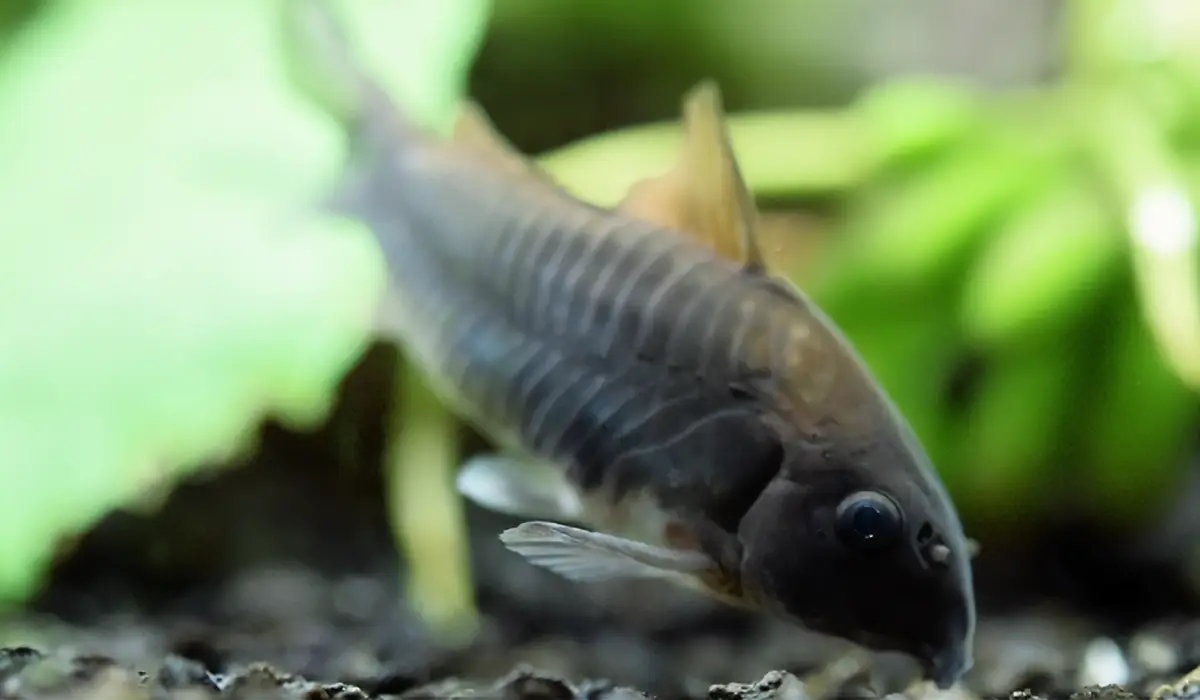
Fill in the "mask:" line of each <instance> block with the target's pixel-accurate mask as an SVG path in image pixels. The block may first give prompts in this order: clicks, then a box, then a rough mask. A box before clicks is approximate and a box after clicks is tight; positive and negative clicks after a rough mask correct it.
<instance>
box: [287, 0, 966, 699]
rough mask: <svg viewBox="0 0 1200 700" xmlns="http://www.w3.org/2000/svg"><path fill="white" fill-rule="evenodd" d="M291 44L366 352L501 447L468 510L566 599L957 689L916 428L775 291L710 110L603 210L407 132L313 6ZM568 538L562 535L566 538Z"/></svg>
mask: <svg viewBox="0 0 1200 700" xmlns="http://www.w3.org/2000/svg"><path fill="white" fill-rule="evenodd" d="M288 7H289V8H290V10H291V12H290V13H289V15H288V18H289V21H290V25H289V32H288V36H289V37H290V38H291V40H292V43H291V44H290V46H291V48H292V49H293V50H294V51H295V52H296V53H295V54H294V58H297V59H300V61H301V62H302V63H300V64H297V63H293V65H294V66H299V67H300V68H302V72H301V73H299V74H298V75H301V76H302V77H304V78H305V81H306V83H307V88H308V90H309V91H310V93H312V94H313V95H315V96H316V97H317V98H319V100H320V101H321V103H322V104H323V106H324V108H325V109H327V110H329V111H330V112H331V113H332V114H333V116H334V117H335V118H336V119H337V120H338V121H339V122H340V123H341V124H342V126H343V127H344V129H345V132H346V134H347V136H348V142H349V155H348V164H347V166H346V171H345V173H344V176H343V180H342V182H341V186H340V187H339V188H338V191H337V193H336V195H335V196H333V197H332V198H331V206H334V207H336V209H337V211H339V212H340V213H342V214H343V215H347V216H350V217H353V218H356V219H358V220H360V221H362V222H365V224H366V225H367V226H368V227H369V228H370V229H371V230H372V231H373V233H374V236H375V237H376V239H377V241H378V244H379V246H380V248H381V250H382V253H383V255H384V258H385V260H386V263H387V268H388V271H389V295H388V302H387V304H386V305H385V310H384V312H383V313H382V314H381V321H380V323H381V325H380V330H381V333H385V334H387V335H388V336H389V337H393V338H395V339H396V340H397V341H398V343H399V344H400V345H401V347H403V348H404V349H405V351H406V353H407V354H408V356H409V357H410V359H411V360H412V361H414V362H416V363H418V364H419V365H420V366H421V367H422V368H423V369H424V370H425V371H426V372H427V373H428V375H429V377H430V379H431V381H432V382H433V384H434V386H435V388H436V389H437V390H438V391H439V393H440V394H441V395H442V396H443V397H444V398H445V400H446V401H447V402H448V403H449V404H450V405H451V406H452V407H454V408H455V409H456V410H457V411H458V412H459V413H460V414H461V415H462V416H463V417H464V418H465V419H467V420H469V421H471V422H472V423H473V424H475V425H476V426H477V427H479V428H480V429H481V430H482V431H484V432H485V433H486V434H488V435H489V436H490V437H491V438H492V439H493V440H494V442H495V444H496V445H498V447H497V449H496V451H495V452H494V453H490V454H485V455H482V456H477V457H474V458H472V459H471V460H470V461H469V462H468V463H467V464H465V465H464V466H463V468H462V470H461V471H460V475H459V488H460V490H461V491H462V492H463V493H464V495H466V496H467V497H469V498H471V499H472V500H474V501H476V502H478V503H480V504H482V505H484V506H486V507H489V508H492V509H495V510H499V511H503V512H507V513H510V514H515V515H518V516H519V517H521V518H524V519H528V522H524V523H522V524H520V525H518V526H516V527H514V528H512V529H509V530H507V531H505V532H504V533H502V534H501V536H500V537H501V540H502V541H503V542H504V544H505V545H506V546H507V547H508V548H509V549H511V550H512V551H514V552H516V553H518V554H520V555H522V556H523V557H525V558H526V559H527V560H528V561H530V562H532V563H534V564H537V565H540V566H542V567H546V568H548V569H551V570H553V571H555V572H558V573H559V574H561V575H563V576H566V577H569V578H571V579H574V580H578V581H602V580H607V581H614V580H620V579H623V578H633V577H639V578H645V577H657V578H663V579H669V580H673V581H676V582H679V583H681V584H684V585H688V586H692V587H694V588H698V589H700V590H702V591H705V592H707V593H708V594H709V595H711V596H713V597H715V598H717V599H720V600H723V601H726V602H728V603H731V604H735V605H739V606H744V607H748V608H751V609H757V610H762V611H765V612H767V613H770V614H775V615H779V616H782V617H784V618H786V619H789V620H791V621H793V622H795V623H798V624H800V625H803V626H805V627H807V628H809V629H811V630H814V631H817V632H820V633H825V634H829V635H833V636H837V637H841V638H844V639H848V640H851V641H853V642H856V643H859V644H861V645H863V646H865V647H868V648H871V649H875V650H895V651H901V652H907V653H908V654H910V655H912V656H914V657H915V658H917V659H918V660H919V661H921V662H922V664H923V667H924V668H925V670H926V673H927V674H928V675H929V677H930V678H931V679H932V680H934V681H935V682H936V683H937V684H938V685H939V686H941V687H949V686H950V685H952V684H953V683H954V682H955V681H956V680H958V679H959V678H960V677H961V675H962V674H963V673H964V672H965V671H966V670H967V669H968V668H969V667H970V666H971V663H972V661H971V659H972V655H971V647H972V643H973V636H974V627H975V602H974V593H973V588H972V580H971V566H970V554H969V552H968V547H969V545H968V542H967V540H966V538H965V536H964V534H963V531H962V526H961V525H960V523H959V518H958V516H957V514H956V512H955V509H954V507H953V505H952V503H951V501H950V499H949V497H948V496H947V494H946V492H945V490H944V488H943V487H942V485H941V484H940V482H939V480H938V478H937V476H936V474H935V472H934V471H933V469H932V468H931V466H930V464H929V460H928V458H927V456H926V454H925V453H924V451H923V449H922V448H921V446H920V445H919V444H918V441H917V440H916V438H915V437H914V435H913V433H912V431H911V430H910V428H909V426H908V424H907V423H906V422H905V420H904V419H903V418H902V417H901V416H900V415H899V414H898V412H897V410H896V409H895V408H894V406H893V404H892V403H891V401H890V400H889V398H888V397H887V396H886V394H885V392H884V391H883V390H882V389H881V388H880V386H879V384H878V383H877V382H876V380H875V379H874V378H873V377H872V375H871V374H870V373H869V371H868V369H867V368H866V366H865V364H864V363H863V362H862V360H861V359H860V358H859V356H858V355H857V354H856V352H855V351H854V349H853V348H852V347H851V345H850V344H849V343H848V341H847V339H846V338H845V337H844V336H843V335H842V334H841V333H840V332H839V331H838V330H837V329H836V328H835V326H834V324H833V323H832V322H831V320H830V319H829V318H827V317H826V316H825V315H824V314H823V313H822V312H821V311H820V310H819V309H818V308H817V307H816V306H814V304H813V303H812V302H811V301H810V300H809V299H808V298H807V297H806V296H805V295H804V294H803V293H802V292H801V291H800V290H798V289H797V288H795V287H794V286H792V285H791V284H790V283H789V282H787V281H785V280H783V279H780V278H778V277H776V276H774V275H772V274H771V273H770V271H769V270H768V269H767V267H766V263H765V261H764V257H763V254H762V253H761V252H760V249H759V243H758V238H757V230H758V223H757V216H758V215H757V210H756V206H755V203H754V201H753V198H752V197H751V195H750V193H749V192H748V190H747V187H746V185H745V184H744V182H743V178H742V176H741V175H740V173H739V171H738V166H737V164H736V161H735V159H734V154H733V150H732V146H731V142H730V139H729V136H728V133H727V130H726V126H725V122H724V116H723V109H722V106H721V100H720V96H719V93H718V91H717V88H716V87H715V85H714V84H712V83H711V82H704V83H701V84H700V85H699V86H698V87H697V88H695V89H693V90H692V91H691V92H689V93H688V95H687V96H686V97H685V99H684V100H683V125H684V129H683V132H684V138H683V144H682V147H681V149H680V152H679V156H678V160H677V162H676V163H675V164H674V167H672V168H671V169H670V170H668V171H667V172H666V173H665V174H663V175H661V176H659V177H653V178H649V179H646V180H643V181H641V182H640V183H639V184H637V185H635V186H634V187H633V188H632V189H631V190H630V192H629V193H628V195H627V196H626V197H625V199H624V200H623V201H622V202H621V203H620V204H619V205H618V206H616V207H613V208H611V209H606V208H601V207H597V206H593V205H591V204H588V203H585V202H583V201H580V200H578V199H576V198H574V197H573V196H571V195H570V194H568V192H567V191H566V190H565V189H563V188H560V187H559V186H557V185H556V184H555V183H554V182H553V181H552V180H551V178H549V177H548V176H547V175H546V174H544V173H543V172H541V171H539V170H538V168H537V167H536V166H535V165H534V164H533V163H532V162H531V161H530V160H529V159H527V158H525V157H523V156H522V155H521V154H520V153H518V152H517V151H516V150H515V149H514V148H512V147H511V146H510V145H509V144H507V143H506V142H505V141H504V139H503V138H502V137H501V136H500V135H499V134H498V133H497V132H496V130H495V129H494V127H493V126H492V125H491V124H490V123H489V122H488V120H487V118H486V117H485V116H484V114H483V112H482V111H481V110H480V109H479V108H477V107H475V106H474V105H472V104H470V103H468V104H467V105H466V106H465V107H463V110H462V112H461V113H460V116H459V117H458V120H457V124H456V126H455V129H454V133H453V136H450V137H447V138H440V137H439V136H438V135H436V134H435V133H432V132H429V131H426V130H423V129H421V128H418V125H417V124H416V123H415V122H414V121H413V120H412V119H411V118H410V117H408V116H406V115H405V114H404V112H403V111H402V110H400V109H399V108H398V107H397V105H396V104H395V103H394V101H393V100H392V99H391V98H390V97H389V96H388V95H387V94H386V92H385V90H384V89H383V88H382V86H381V84H380V83H378V82H377V81H376V80H374V79H373V78H372V77H371V76H370V75H369V74H368V72H367V71H366V70H365V68H364V66H363V64H362V62H361V61H360V60H359V59H358V58H357V57H356V56H355V55H354V54H353V52H352V50H351V46H350V42H349V40H348V38H347V36H346V35H345V32H344V29H343V28H342V26H341V25H340V24H339V23H338V21H337V18H336V17H335V16H334V15H333V14H332V12H331V10H330V8H328V7H327V6H326V4H325V3H323V2H321V1H320V0H294V2H291V3H290V4H289V5H288ZM566 523H573V524H571V525H568V524H566Z"/></svg>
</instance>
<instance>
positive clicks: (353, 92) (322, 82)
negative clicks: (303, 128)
mask: <svg viewBox="0 0 1200 700" xmlns="http://www.w3.org/2000/svg"><path fill="white" fill-rule="evenodd" d="M282 3H283V18H282V19H283V23H282V24H283V27H282V45H283V53H284V63H285V67H286V68H285V69H286V72H287V74H288V79H289V80H290V81H291V83H292V84H293V85H295V86H296V88H297V89H298V90H299V91H300V92H301V93H302V94H304V95H306V96H307V97H309V98H310V99H312V100H313V101H314V102H316V103H317V104H318V105H320V106H321V108H322V109H324V110H326V111H327V112H329V113H330V115H331V116H333V117H334V118H335V119H337V120H338V121H339V122H340V123H341V124H343V125H344V126H345V127H347V129H349V130H350V131H351V132H360V135H361V131H362V130H363V127H364V126H367V122H369V121H370V119H371V117H372V116H379V115H383V114H387V115H389V116H388V119H389V121H391V122H393V123H392V124H391V125H390V126H391V127H392V128H395V127H398V126H401V125H400V124H399V123H398V122H399V121H401V114H400V112H399V110H397V109H396V108H395V105H393V104H392V101H391V99H390V98H389V97H388V95H387V93H386V91H385V90H384V88H383V85H382V84H380V82H379V81H378V80H377V79H376V78H375V77H374V76H373V75H371V74H370V71H369V70H368V69H367V64H366V62H365V61H364V59H363V57H362V56H361V55H359V53H358V52H357V51H355V50H354V46H353V41H352V40H351V36H350V34H349V32H348V31H347V29H346V22H345V21H344V18H343V17H342V16H340V15H339V13H338V12H337V11H336V9H335V8H334V7H333V5H334V2H333V0H282Z"/></svg>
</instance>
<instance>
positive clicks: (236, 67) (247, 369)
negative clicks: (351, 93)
mask: <svg viewBox="0 0 1200 700" xmlns="http://www.w3.org/2000/svg"><path fill="white" fill-rule="evenodd" d="M343 4H344V5H346V11H347V14H348V19H349V21H350V22H351V24H352V25H354V30H355V34H356V36H361V37H363V38H364V43H365V44H366V46H365V47H364V51H365V52H366V55H367V56H368V57H369V58H370V59H371V61H372V62H373V63H377V64H378V66H379V68H378V69H377V70H378V72H379V73H380V74H381V76H382V78H383V79H385V80H386V81H387V82H388V83H389V88H390V89H392V90H393V91H394V93H395V94H396V95H397V98H398V99H399V100H401V101H402V103H404V104H405V105H406V107H409V108H410V109H411V110H412V111H413V112H414V114H415V115H416V116H417V117H418V118H419V119H422V120H424V121H425V122H427V123H429V124H430V125H434V126H437V125H442V124H444V123H447V122H448V121H449V119H450V115H451V111H452V109H453V107H454V105H455V102H456V101H457V99H458V96H459V95H460V94H461V91H462V89H463V85H464V84H465V73H466V68H467V66H468V65H469V62H470V60H471V58H472V56H473V52H474V48H475V45H476V44H477V42H478V40H479V38H480V34H481V33H482V27H483V24H484V20H485V18H486V11H487V5H486V0H424V1H417V0H412V1H411V2H395V3H384V2H374V1H373V0H371V1H366V0H358V1H357V2H353V3H351V2H347V3H343ZM279 11H280V7H279V6H278V5H277V3H276V2H266V1H263V0H259V1H257V2H248V1H247V0H173V1H172V2H160V1H158V0H91V1H84V0H63V1H61V2H58V3H56V4H55V5H52V6H51V7H50V8H49V9H48V10H47V11H46V12H44V13H42V14H41V15H39V16H38V18H37V21H36V23H34V24H31V25H29V26H28V27H27V28H26V29H25V30H24V31H23V32H22V33H21V34H19V35H18V36H17V37H15V39H14V44H13V45H11V46H10V47H8V51H7V52H6V54H5V63H4V64H3V65H0V230H2V231H3V234H2V236H0V323H2V324H3V332H2V335H0V469H2V470H3V472H2V473H3V475H4V477H5V478H4V485H3V488H2V489H0V598H2V599H6V600H13V599H16V598H20V597H23V596H24V595H27V594H28V592H29V591H30V589H31V587H32V586H33V585H35V584H36V582H37V580H38V578H39V577H40V574H41V572H42V570H43V567H44V566H45V564H46V562H47V559H48V557H49V553H50V552H51V551H52V548H53V545H54V543H55V540H56V539H57V538H58V537H59V536H61V535H63V534H67V533H70V532H72V531H77V530H79V529H82V528H85V527H87V526H88V525H89V524H90V523H91V522H93V521H94V520H95V519H96V518H98V517H100V516H102V515H103V514H104V513H105V512H106V511H108V510H110V509H111V508H113V507H116V506H119V505H121V504H122V503H125V502H127V501H128V500H129V499H131V498H133V497H135V496H137V495H138V494H140V493H142V492H144V491H145V489H146V488H147V486H149V485H154V484H162V483H169V482H170V481H171V480H172V479H174V478H177V477H178V476H179V475H180V474H181V473H182V472H184V471H186V470H189V469H193V468H195V467H196V466H197V465H200V464H203V463H206V462H211V461H216V460H220V459H223V458H226V457H228V456H230V455H231V454H232V453H234V452H235V451H236V450H237V449H238V448H239V447H240V446H241V445H243V444H244V439H245V438H247V437H248V436H250V435H251V434H252V431H253V429H254V428H255V427H256V426H257V424H258V421H259V420H260V419H261V418H262V417H263V416H264V415H267V414H274V415H276V416H278V417H279V418H280V419H282V420H283V421H285V422H287V423H289V424H291V425H295V426H297V427H303V426H307V425H311V424H313V423H314V422H316V421H318V420H320V419H321V418H322V417H323V416H324V414H325V413H326V411H327V409H328V407H329V404H330V401H331V399H332V397H333V394H334V391H335V389H336V386H337V382H338V381H339V380H340V379H341V377H342V375H343V374H344V372H345V371H347V370H348V369H349V368H350V367H351V366H352V364H353V363H354V361H356V359H357V358H358V356H359V354H360V353H361V352H362V350H363V349H365V347H366V343H367V342H368V341H369V339H370V330H371V329H370V322H371V318H372V315H373V313H374V309H375V304H376V302H377V301H378V298H379V294H380V293H381V291H382V285H383V279H384V270H383V264H382V259H381V257H380V256H379V253H378V250H377V249H376V247H375V243H374V241H373V239H372V237H371V236H370V234H369V232H367V231H366V230H365V229H364V228H362V227H359V226H356V225H354V224H350V223H347V222H344V221H338V220H332V219H328V218H325V217H316V216H313V215H312V214H313V212H312V211H311V202H312V201H313V199H312V198H313V196H314V194H315V193H317V192H318V191H319V190H320V188H322V187H323V186H324V185H325V184H327V182H328V180H329V178H331V177H332V176H333V174H334V173H335V172H336V170H337V169H338V168H339V166H340V158H341V147H342V146H341V141H340V137H339V135H338V133H337V132H336V128H335V126H334V125H333V123H332V122H331V121H330V120H328V119H324V118H323V117H322V116H321V115H320V114H319V112H318V111H317V110H314V109H312V108H311V107H310V106H307V105H304V104H303V103H302V101H301V100H302V98H300V97H299V96H297V95H294V94H293V93H292V91H291V89H290V88H289V86H288V84H287V82H286V80H285V71H284V66H283V64H282V52H281V51H280V50H279V36H278V33H279V26H278V25H279ZM379 47H386V48H387V51H386V52H384V51H382V50H381V49H380V48H379Z"/></svg>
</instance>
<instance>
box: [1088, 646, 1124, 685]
mask: <svg viewBox="0 0 1200 700" xmlns="http://www.w3.org/2000/svg"><path fill="white" fill-rule="evenodd" d="M1078 682H1079V685H1080V686H1100V687H1103V686H1110V685H1124V684H1126V683H1128V682H1129V664H1128V663H1127V662H1126V661H1125V654H1124V652H1122V651H1121V647H1120V646H1118V645H1117V643H1116V642H1114V641H1113V640H1111V639H1109V638H1107V637H1100V638H1098V639H1094V640H1092V641H1091V642H1090V643H1089V644H1088V645H1087V647H1086V648H1085V649H1084V651H1083V659H1082V661H1081V662H1080V664H1079V680H1078Z"/></svg>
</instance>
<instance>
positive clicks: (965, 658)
mask: <svg viewBox="0 0 1200 700" xmlns="http://www.w3.org/2000/svg"><path fill="white" fill-rule="evenodd" d="M929 651H930V652H931V653H928V654H925V655H924V659H923V662H924V666H925V674H926V675H927V676H928V677H929V680H931V681H933V682H934V684H935V685H937V687H938V689H939V690H949V689H950V688H951V687H953V686H954V684H955V683H957V682H958V680H959V679H960V678H962V677H963V674H965V673H966V672H967V671H969V670H970V669H971V666H972V659H971V658H970V655H969V654H967V653H966V650H965V648H964V647H961V646H958V645H955V646H950V647H947V648H944V649H940V650H936V651H935V650H932V649H931V650H929Z"/></svg>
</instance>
